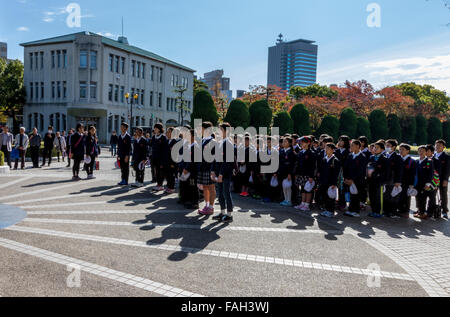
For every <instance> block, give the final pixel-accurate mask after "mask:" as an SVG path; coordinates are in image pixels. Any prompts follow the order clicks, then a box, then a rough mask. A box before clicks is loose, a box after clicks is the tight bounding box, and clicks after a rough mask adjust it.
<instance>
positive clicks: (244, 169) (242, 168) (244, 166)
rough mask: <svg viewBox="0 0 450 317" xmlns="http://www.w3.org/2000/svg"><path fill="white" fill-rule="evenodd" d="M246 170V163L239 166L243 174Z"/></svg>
mask: <svg viewBox="0 0 450 317" xmlns="http://www.w3.org/2000/svg"><path fill="white" fill-rule="evenodd" d="M246 171H247V166H246V165H241V167H239V172H241V174H244V173H245V172H246Z"/></svg>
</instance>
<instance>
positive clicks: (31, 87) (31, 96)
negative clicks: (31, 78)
mask: <svg viewBox="0 0 450 317" xmlns="http://www.w3.org/2000/svg"><path fill="white" fill-rule="evenodd" d="M33 89H34V88H33V83H30V99H31V100H33V94H34V90H33Z"/></svg>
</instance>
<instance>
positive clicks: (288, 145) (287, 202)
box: [276, 137, 297, 207]
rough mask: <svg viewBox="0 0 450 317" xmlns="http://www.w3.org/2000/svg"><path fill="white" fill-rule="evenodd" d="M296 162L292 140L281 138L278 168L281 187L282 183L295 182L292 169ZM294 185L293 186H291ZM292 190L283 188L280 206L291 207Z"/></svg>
mask: <svg viewBox="0 0 450 317" xmlns="http://www.w3.org/2000/svg"><path fill="white" fill-rule="evenodd" d="M296 161H297V156H296V155H295V152H294V149H293V140H292V138H290V137H285V138H283V150H280V168H279V170H278V174H277V175H276V176H277V177H278V183H279V185H280V186H281V187H283V182H284V181H285V180H288V181H290V182H292V183H294V182H295V179H294V167H295V163H296ZM293 185H294V184H293ZM291 196H292V188H283V197H284V200H283V201H282V202H281V204H280V205H282V206H285V207H292V197H291Z"/></svg>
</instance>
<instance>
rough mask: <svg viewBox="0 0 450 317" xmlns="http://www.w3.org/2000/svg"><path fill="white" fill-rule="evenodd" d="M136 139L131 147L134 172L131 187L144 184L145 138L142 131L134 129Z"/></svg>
mask: <svg viewBox="0 0 450 317" xmlns="http://www.w3.org/2000/svg"><path fill="white" fill-rule="evenodd" d="M136 137H137V138H136V141H135V142H134V149H133V168H134V172H135V174H136V183H135V184H133V187H138V188H140V187H143V186H144V176H145V163H146V161H147V140H146V139H145V138H144V131H143V130H142V129H141V128H137V129H136Z"/></svg>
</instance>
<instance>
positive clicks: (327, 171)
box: [319, 156, 341, 187]
mask: <svg viewBox="0 0 450 317" xmlns="http://www.w3.org/2000/svg"><path fill="white" fill-rule="evenodd" d="M340 171H341V162H340V161H339V159H338V158H337V157H336V156H332V157H331V158H330V160H329V161H327V158H323V159H322V161H321V163H320V169H319V182H320V184H321V186H328V187H329V186H337V182H338V177H339V173H340Z"/></svg>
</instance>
